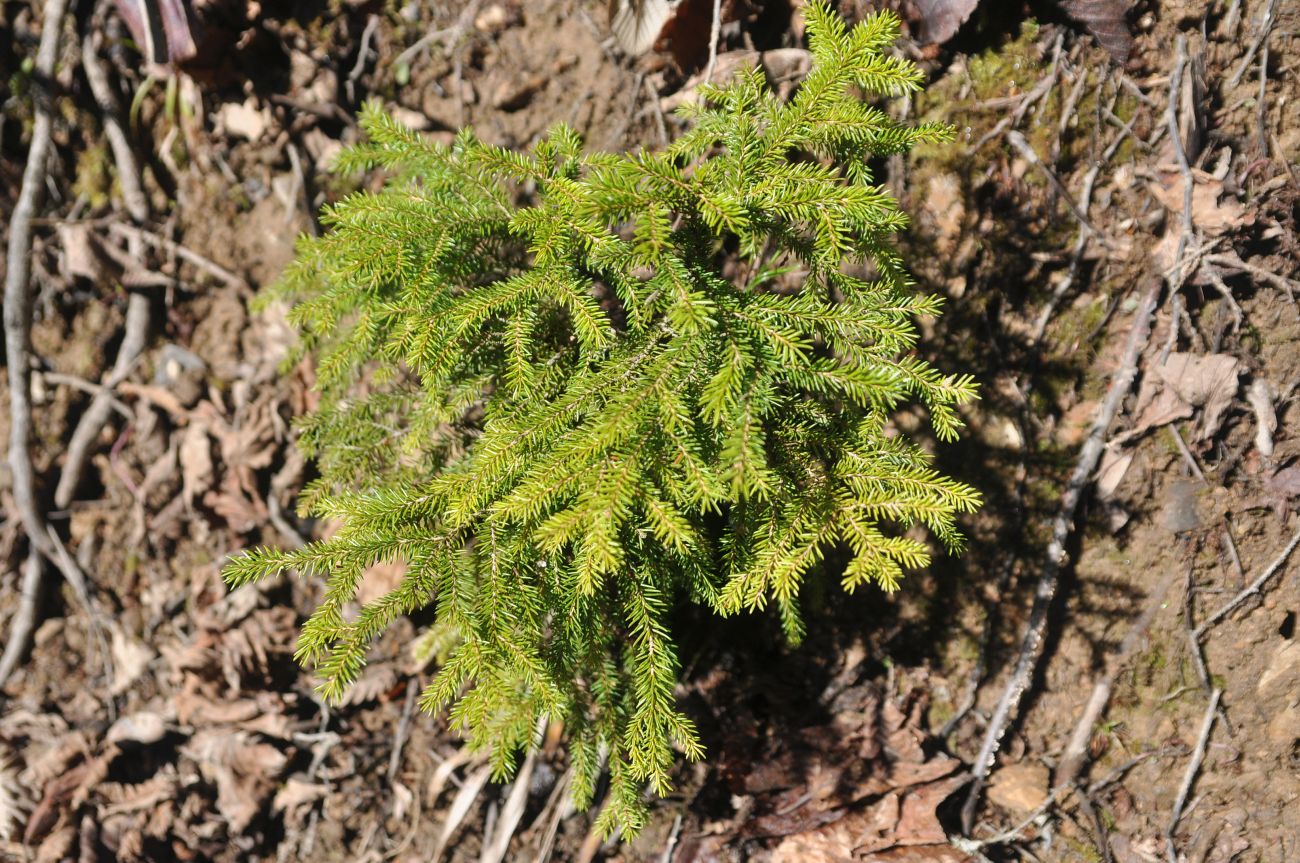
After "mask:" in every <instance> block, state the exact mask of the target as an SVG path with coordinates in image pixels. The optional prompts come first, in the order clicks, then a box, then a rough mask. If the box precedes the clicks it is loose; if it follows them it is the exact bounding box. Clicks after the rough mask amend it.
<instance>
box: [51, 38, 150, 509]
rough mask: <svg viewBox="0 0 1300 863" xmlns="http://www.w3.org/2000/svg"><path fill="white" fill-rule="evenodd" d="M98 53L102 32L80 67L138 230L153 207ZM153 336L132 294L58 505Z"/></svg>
mask: <svg viewBox="0 0 1300 863" xmlns="http://www.w3.org/2000/svg"><path fill="white" fill-rule="evenodd" d="M98 47H99V34H98V32H94V33H90V34H87V35H86V37H85V38H84V39H82V41H81V65H82V68H84V69H85V71H86V80H87V81H88V82H90V90H91V93H92V94H93V95H94V97H95V104H96V105H97V106H98V107H99V113H100V118H101V120H102V121H103V124H104V135H105V137H107V138H108V144H109V147H110V148H111V149H112V151H113V162H114V163H115V164H116V166H117V177H118V184H119V185H120V186H121V187H122V200H123V202H124V203H125V204H126V211H127V213H128V214H130V216H131V220H132V221H133V222H135V223H136V225H138V226H142V225H144V223H145V222H146V221H148V219H149V202H148V199H147V198H146V197H145V194H144V189H143V187H142V186H141V184H140V170H139V168H138V167H137V166H136V161H135V154H134V153H133V152H132V151H131V144H130V141H128V140H127V137H126V132H125V131H124V130H123V128H122V123H121V121H120V120H119V119H118V111H117V105H116V104H115V101H114V99H113V89H112V86H111V85H110V84H109V82H108V73H107V72H106V71H105V69H104V65H103V63H102V62H101V61H100V59H99V55H98V54H97V53H96V49H97V48H98ZM129 243H130V250H129V251H130V254H131V257H132V258H133V259H134V260H133V261H132V263H133V265H137V266H138V265H139V259H140V257H141V253H142V252H143V241H142V240H141V238H140V237H139V236H136V237H133V238H131V239H130V240H129ZM148 336H149V297H148V296H146V295H145V294H142V293H140V292H138V291H132V292H131V295H130V297H129V298H128V300H127V307H126V332H125V335H124V336H123V338H122V344H121V346H120V347H119V348H118V351H117V358H116V359H115V360H114V361H113V370H112V371H111V372H110V373H109V375H108V377H107V378H106V379H105V381H104V389H103V390H101V391H100V392H98V393H96V394H95V396H94V398H92V399H91V401H90V405H89V406H88V407H87V408H86V412H85V413H84V414H82V416H81V420H80V422H78V423H77V428H76V429H75V430H74V431H73V433H72V438H71V440H70V441H69V442H68V453H67V457H66V458H64V460H63V471H62V473H61V474H60V475H59V484H58V486H57V487H56V488H55V490H54V505H55V507H57V508H58V509H64V508H65V507H67V506H68V504H70V503H72V496H73V495H74V494H76V491H77V486H79V485H80V484H81V476H82V472H83V471H84V470H85V466H86V462H87V461H88V460H89V458H90V452H91V448H92V447H93V446H94V443H95V441H96V439H98V437H99V433H100V431H101V430H102V429H103V428H104V424H105V423H107V422H108V414H109V410H110V408H111V404H110V400H111V398H112V395H111V393H110V392H109V390H111V389H112V388H113V387H115V386H117V385H118V384H120V383H121V382H122V381H124V380H126V377H127V375H129V374H130V373H131V370H132V369H133V368H135V363H136V360H137V359H139V357H140V354H141V353H142V352H143V351H144V348H145V344H146V342H147V341H148Z"/></svg>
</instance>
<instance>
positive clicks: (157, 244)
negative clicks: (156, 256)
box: [108, 225, 250, 291]
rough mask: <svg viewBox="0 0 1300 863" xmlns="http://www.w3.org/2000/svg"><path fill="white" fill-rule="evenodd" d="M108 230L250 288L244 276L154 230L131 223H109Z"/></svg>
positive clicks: (239, 286) (236, 285) (243, 287)
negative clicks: (136, 238)
mask: <svg viewBox="0 0 1300 863" xmlns="http://www.w3.org/2000/svg"><path fill="white" fill-rule="evenodd" d="M108 230H109V233H112V234H117V235H118V236H120V237H124V238H126V239H127V240H130V239H132V238H133V237H138V238H139V239H141V240H143V241H144V242H145V243H147V244H148V245H150V246H153V247H154V248H155V249H161V250H162V251H164V252H166V253H167V254H169V255H175V256H176V257H178V258H180V259H181V260H182V261H185V262H186V263H188V264H191V265H193V266H194V267H195V268H197V269H199V270H202V271H203V272H205V273H207V274H208V275H210V276H214V277H215V278H217V279H218V280H219V281H222V282H225V283H226V284H227V285H230V286H231V287H232V288H237V289H239V290H241V291H248V290H250V288H249V286H248V282H246V281H244V280H243V279H242V278H240V277H239V276H237V275H235V274H234V273H232V272H230V270H227V269H226V268H225V267H223V266H221V265H220V264H218V263H215V262H213V261H211V260H209V259H207V258H205V257H203V256H202V255H200V254H199V253H198V252H196V251H194V250H193V249H190V248H187V247H186V246H182V245H181V244H180V243H178V242H176V241H175V240H169V239H167V238H166V237H160V236H158V235H157V234H155V233H153V232H152V231H145V230H141V229H140V228H134V227H131V226H130V225H109V226H108Z"/></svg>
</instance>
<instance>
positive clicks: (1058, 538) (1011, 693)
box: [962, 277, 1162, 834]
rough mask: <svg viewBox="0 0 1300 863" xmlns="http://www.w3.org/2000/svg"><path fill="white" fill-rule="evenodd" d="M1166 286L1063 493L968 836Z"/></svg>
mask: <svg viewBox="0 0 1300 863" xmlns="http://www.w3.org/2000/svg"><path fill="white" fill-rule="evenodd" d="M1161 288H1162V283H1161V281H1160V279H1158V278H1155V277H1152V278H1151V279H1150V282H1149V284H1148V287H1147V288H1146V291H1145V293H1144V294H1143V297H1142V301H1141V302H1140V303H1139V306H1138V310H1137V313H1136V314H1135V315H1134V318H1133V326H1132V329H1131V330H1130V331H1129V335H1128V341H1127V343H1126V344H1125V346H1124V356H1123V359H1122V361H1121V362H1120V366H1119V368H1118V369H1117V370H1116V372H1115V376H1114V377H1113V378H1111V383H1110V388H1109V389H1108V390H1107V392H1106V398H1105V399H1104V400H1103V401H1102V403H1101V406H1100V408H1099V409H1098V411H1097V415H1096V418H1095V419H1094V420H1093V423H1092V429H1091V430H1090V431H1089V433H1088V437H1087V439H1086V440H1085V441H1084V444H1083V447H1082V449H1081V450H1080V452H1079V458H1078V460H1077V462H1076V463H1075V467H1074V471H1073V473H1072V474H1071V475H1070V480H1069V483H1068V484H1067V485H1066V488H1065V491H1064V493H1063V494H1062V495H1061V505H1060V509H1059V511H1058V512H1057V515H1056V518H1055V520H1054V521H1053V523H1052V540H1051V542H1050V544H1049V545H1048V547H1047V559H1046V561H1045V562H1044V565H1043V572H1042V575H1041V576H1040V577H1039V580H1038V587H1037V589H1036V590H1035V592H1034V605H1033V608H1032V609H1031V611H1030V613H1029V620H1028V622H1027V623H1026V625H1025V635H1024V638H1023V639H1022V641H1021V645H1020V655H1019V657H1018V658H1017V660H1016V666H1015V670H1014V671H1013V672H1012V675H1011V680H1010V682H1009V683H1008V684H1007V687H1006V689H1005V690H1004V691H1003V693H1002V697H1001V699H999V701H998V705H997V708H996V709H995V710H994V712H993V716H992V717H991V718H990V720H989V726H988V729H987V731H986V732H985V735H984V742H983V745H982V746H981V747H980V752H979V755H978V756H977V757H976V759H975V766H974V777H973V781H972V782H971V786H970V790H969V792H968V793H967V796H966V802H965V803H964V804H963V806H962V827H963V830H964V832H965V833H967V834H969V833H970V832H971V829H972V827H973V826H974V821H975V808H976V806H977V805H978V804H979V798H980V793H981V791H983V788H984V780H985V779H986V778H987V776H988V773H989V770H990V769H991V768H992V766H993V762H994V759H995V757H996V753H997V749H998V746H999V744H1000V743H1001V742H1002V735H1003V734H1004V733H1006V729H1007V725H1008V724H1009V722H1010V720H1011V718H1012V714H1013V713H1014V712H1015V711H1016V710H1017V708H1018V707H1019V705H1020V701H1021V699H1022V698H1023V696H1024V693H1025V690H1026V689H1028V687H1029V682H1030V680H1031V679H1032V677H1033V673H1034V670H1035V669H1036V668H1037V666H1038V659H1039V657H1040V656H1041V654H1042V646H1043V636H1044V633H1045V630H1046V628H1047V616H1048V611H1049V609H1050V608H1051V605H1052V600H1053V598H1054V597H1055V596H1056V587H1057V583H1058V582H1059V580H1060V574H1061V569H1062V568H1063V567H1064V565H1065V558H1066V551H1065V544H1066V542H1067V541H1068V540H1069V538H1070V534H1071V532H1072V530H1073V527H1074V520H1075V516H1076V514H1077V513H1078V508H1079V503H1080V501H1081V500H1082V499H1083V493H1084V491H1085V490H1086V489H1087V487H1088V485H1089V482H1090V480H1091V478H1092V475H1093V472H1094V471H1095V470H1096V469H1097V464H1098V463H1099V462H1100V460H1101V454H1102V450H1103V449H1104V447H1105V438H1106V431H1107V430H1108V429H1109V428H1110V426H1111V423H1112V422H1114V420H1115V416H1116V414H1118V412H1119V407H1120V404H1121V403H1122V402H1123V401H1124V397H1125V396H1126V395H1128V392H1129V390H1130V389H1131V388H1132V386H1133V380H1134V379H1135V378H1136V377H1137V364H1138V358H1139V357H1140V356H1141V354H1142V350H1143V348H1144V347H1145V346H1146V343H1147V339H1148V338H1149V336H1150V332H1151V321H1152V318H1153V317H1154V316H1155V311H1156V305H1157V304H1158V302H1159V299H1160V293H1161Z"/></svg>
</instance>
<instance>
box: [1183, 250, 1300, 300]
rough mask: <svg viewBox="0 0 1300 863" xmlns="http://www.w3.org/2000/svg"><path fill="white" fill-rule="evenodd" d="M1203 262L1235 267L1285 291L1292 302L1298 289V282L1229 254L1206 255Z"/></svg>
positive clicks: (1299, 285)
mask: <svg viewBox="0 0 1300 863" xmlns="http://www.w3.org/2000/svg"><path fill="white" fill-rule="evenodd" d="M1204 260H1205V262H1206V263H1210V264H1218V265H1219V266H1221V267H1235V268H1236V269H1239V270H1245V271H1246V272H1248V273H1250V274H1251V275H1252V276H1256V277H1258V278H1261V279H1263V280H1264V281H1266V282H1268V283H1269V284H1271V285H1273V286H1274V287H1278V288H1281V289H1282V290H1284V291H1286V295H1287V296H1288V297H1290V298H1291V301H1292V302H1294V301H1295V293H1294V291H1295V289H1296V288H1300V282H1297V281H1295V280H1293V279H1288V278H1287V277H1285V276H1279V275H1278V274H1277V273H1273V272H1270V271H1268V270H1266V269H1264V268H1263V267H1257V266H1255V265H1254V264H1250V263H1247V262H1246V261H1243V260H1242V259H1241V257H1240V256H1238V255H1236V254H1233V253H1231V252H1229V253H1227V254H1218V255H1206V256H1205V258H1204Z"/></svg>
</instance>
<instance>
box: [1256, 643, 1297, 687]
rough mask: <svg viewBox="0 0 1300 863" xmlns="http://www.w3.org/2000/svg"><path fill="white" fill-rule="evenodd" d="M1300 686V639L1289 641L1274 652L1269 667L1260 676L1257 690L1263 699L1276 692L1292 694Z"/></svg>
mask: <svg viewBox="0 0 1300 863" xmlns="http://www.w3.org/2000/svg"><path fill="white" fill-rule="evenodd" d="M1297 688H1300V641H1287V642H1286V643H1285V644H1283V645H1282V646H1281V647H1279V648H1278V649H1277V650H1275V651H1274V652H1273V656H1272V658H1270V659H1269V663H1268V668H1265V669H1264V673H1263V674H1261V675H1260V676H1259V683H1258V684H1256V686H1255V692H1256V693H1258V694H1259V697H1260V698H1261V699H1266V698H1268V697H1270V696H1271V695H1273V694H1274V690H1277V692H1278V694H1283V695H1287V696H1290V695H1291V694H1293V693H1295V691H1296V690H1297Z"/></svg>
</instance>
